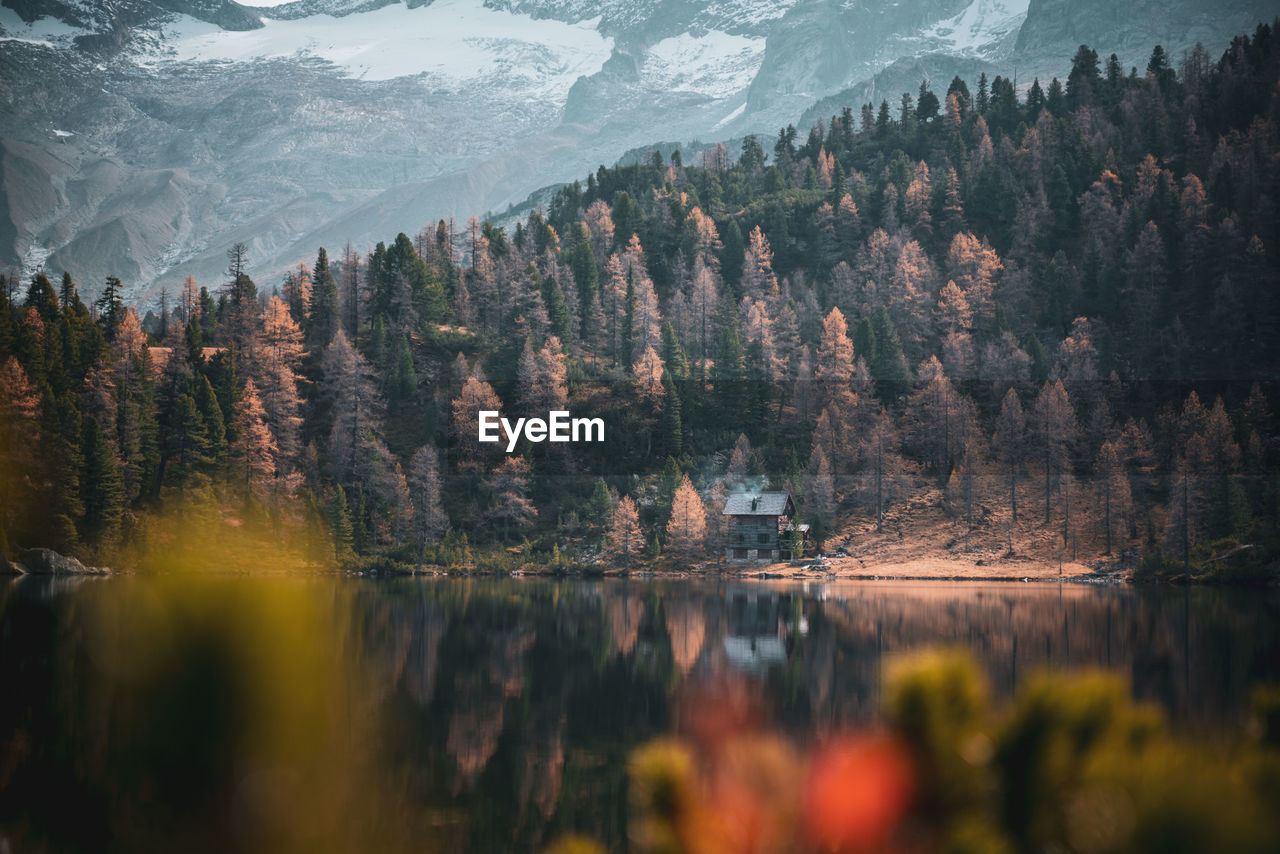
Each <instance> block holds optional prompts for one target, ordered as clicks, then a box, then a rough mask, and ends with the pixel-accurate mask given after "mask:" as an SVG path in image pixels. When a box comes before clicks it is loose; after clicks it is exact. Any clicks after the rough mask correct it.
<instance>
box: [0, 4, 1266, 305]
mask: <svg viewBox="0 0 1280 854" xmlns="http://www.w3.org/2000/svg"><path fill="white" fill-rule="evenodd" d="M1148 1H1149V0H1137V2H1135V3H1131V4H1128V5H1126V4H1116V3H1114V2H1112V3H1102V2H1101V0H1086V2H1088V3H1094V2H1097V5H1098V6H1099V9H1100V11H1099V13H1098V14H1099V15H1100V16H1105V17H1102V18H1099V20H1102V21H1104V22H1105V26H1103V25H1098V26H1094V25H1092V24H1084V23H1078V22H1075V18H1074V17H1073V15H1072V14H1070V13H1071V12H1072V11H1073V10H1074V8H1075V7H1074V6H1073V5H1072V2H1071V0H896V1H895V0H888V2H885V0H710V2H695V0H603V2H596V0H293V2H287V3H283V4H280V3H273V2H272V0H248V2H245V3H236V2H232V0H0V213H2V215H0V271H3V270H6V269H8V270H14V271H17V270H22V271H24V272H30V270H31V269H33V268H34V267H35V266H37V265H41V264H43V265H44V266H45V267H46V268H48V269H50V270H52V271H54V272H58V271H61V270H63V269H66V270H70V271H72V272H73V274H75V275H76V276H77V277H78V278H79V279H80V280H81V281H82V282H85V284H86V287H87V289H89V290H92V289H93V288H94V286H95V285H96V283H97V282H99V281H101V280H102V278H103V277H105V276H106V275H108V274H112V275H119V276H121V277H122V278H124V279H125V280H126V282H128V283H129V284H130V285H132V286H133V288H134V289H135V290H136V291H138V292H143V293H152V294H154V293H155V292H157V291H158V290H159V288H161V287H164V286H167V287H169V288H170V290H174V289H176V287H177V286H178V283H180V282H181V280H182V279H183V278H185V277H186V276H187V275H188V274H190V275H194V276H195V277H196V278H197V280H198V281H200V282H201V283H203V284H209V285H211V286H216V285H217V284H219V283H220V281H221V272H222V268H223V267H224V266H225V259H224V254H223V253H224V251H225V249H226V247H227V246H229V245H230V244H231V243H233V242H236V241H243V242H245V243H247V244H248V245H249V247H250V252H251V255H250V260H251V262H252V268H251V270H252V272H253V274H254V275H255V277H256V278H258V279H259V281H260V282H265V283H266V284H268V285H269V284H271V283H273V281H274V280H273V277H274V276H275V275H277V274H278V273H279V272H280V271H282V270H283V269H285V268H287V267H288V266H290V265H292V264H293V263H296V262H297V261H299V260H304V259H310V258H311V257H312V256H313V255H314V253H315V250H316V247H317V246H320V245H326V246H328V247H329V248H330V249H331V250H332V249H336V248H340V247H341V245H342V244H343V243H344V242H345V241H347V240H350V241H351V242H352V243H353V245H355V246H356V247H357V248H363V247H364V246H366V245H367V244H369V243H370V242H371V241H375V240H379V239H386V238H389V237H391V236H393V235H394V234H395V233H396V232H398V231H408V232H412V231H414V230H416V229H417V228H419V227H421V226H422V225H423V224H425V223H427V222H428V221H434V220H435V219H437V218H439V217H448V216H458V217H465V216H467V215H470V214H473V213H475V214H479V213H483V212H484V211H486V210H496V209H500V208H502V207H504V206H505V205H507V204H508V203H510V202H512V201H514V200H518V199H522V198H524V197H525V196H526V195H527V194H529V193H530V192H531V191H533V190H536V189H538V188H539V187H543V186H545V185H547V184H550V183H553V182H556V181H563V180H571V179H573V178H575V177H579V176H581V175H582V173H583V172H585V171H587V170H589V169H593V168H594V167H595V166H596V165H597V164H600V163H611V162H613V161H614V160H616V159H617V158H618V157H619V156H620V155H622V154H623V153H624V152H626V151H628V150H631V149H635V148H637V147H643V146H646V145H649V144H653V143H655V142H657V141H659V140H670V141H679V140H683V141H686V142H688V141H690V140H699V139H700V140H703V141H707V142H710V141H714V140H717V139H728V138H736V137H740V136H742V135H743V134H745V133H752V132H755V133H765V134H774V133H776V132H777V128H778V127H780V126H782V125H785V124H787V123H790V122H796V121H797V120H799V119H800V117H801V115H802V114H803V113H804V112H805V111H806V109H809V108H811V107H813V106H814V104H815V103H817V102H821V103H820V106H821V107H822V108H824V109H825V108H826V107H827V106H828V105H829V104H830V99H831V98H849V99H852V98H854V97H855V96H856V97H858V98H863V99H865V98H866V97H867V96H868V95H870V96H872V97H878V95H877V92H880V91H885V90H886V87H892V86H901V88H899V89H897V91H893V92H887V91H885V94H886V96H887V97H890V98H894V97H896V95H897V94H898V92H900V91H902V88H906V89H912V90H914V88H915V87H916V86H918V84H919V76H920V75H923V76H929V75H930V74H941V73H943V72H945V73H947V74H948V75H949V74H950V73H955V72H956V71H959V72H966V71H967V70H973V73H974V74H975V75H976V69H978V68H986V67H989V66H991V65H992V64H994V66H995V67H999V66H1000V65H1001V63H1011V64H1013V65H1014V66H1015V67H1016V68H1017V69H1024V68H1040V67H1044V68H1050V67H1052V68H1053V69H1055V70H1056V71H1058V72H1059V73H1060V72H1061V71H1063V70H1064V69H1065V67H1066V66H1067V64H1068V61H1069V58H1070V56H1071V54H1072V53H1073V52H1074V48H1075V44H1077V43H1078V42H1077V41H1076V39H1082V40H1084V39H1085V37H1086V36H1087V37H1088V39H1087V40H1089V41H1090V43H1091V44H1093V45H1094V46H1095V47H1097V48H1098V49H1099V50H1100V51H1105V52H1109V51H1110V50H1112V49H1116V50H1120V51H1121V52H1122V55H1123V56H1125V58H1126V59H1133V60H1134V61H1135V62H1136V61H1137V58H1138V54H1142V55H1143V56H1145V52H1146V51H1149V49H1150V45H1151V44H1152V43H1154V41H1160V40H1163V41H1164V43H1165V45H1166V47H1169V48H1171V49H1175V48H1178V47H1181V46H1185V45H1189V44H1190V43H1192V42H1194V40H1196V39H1203V40H1205V41H1206V43H1207V44H1210V45H1211V46H1212V47H1213V48H1214V49H1219V48H1220V47H1221V46H1222V45H1221V44H1214V41H1213V40H1214V39H1215V38H1216V39H1217V40H1218V41H1220V42H1222V43H1225V40H1226V39H1227V38H1228V37H1229V36H1230V35H1231V34H1232V33H1234V32H1235V31H1237V30H1240V29H1249V28H1251V27H1252V25H1253V23H1254V22H1255V21H1256V19H1260V18H1261V17H1262V16H1263V15H1264V14H1266V10H1265V8H1262V7H1263V6H1264V5H1265V4H1263V3H1260V2H1256V0H1228V2H1229V3H1230V4H1234V5H1230V6H1229V8H1228V7H1223V6H1222V5H1221V4H1218V5H1217V6H1215V10H1213V11H1215V12H1216V13H1217V14H1219V17H1217V18H1214V17H1212V16H1210V15H1209V14H1208V11H1203V12H1200V11H1197V10H1198V9H1200V6H1203V5H1205V4H1204V3H1203V2H1202V0H1169V2H1165V3H1162V5H1161V7H1160V8H1161V10H1162V12H1163V14H1164V16H1165V18H1166V19H1167V18H1172V19H1174V20H1179V21H1182V22H1183V24H1185V25H1186V27H1187V31H1188V32H1189V33H1191V34H1193V36H1194V37H1193V38H1192V39H1191V42H1188V41H1186V39H1185V38H1183V39H1182V40H1180V41H1179V40H1178V39H1177V37H1176V34H1171V33H1169V32H1168V31H1167V29H1168V28H1167V27H1166V28H1165V29H1163V30H1162V29H1161V28H1160V25H1158V24H1156V23H1153V21H1152V15H1151V11H1150V10H1148V9H1146V8H1145V4H1147V3H1148ZM1184 7H1185V8H1184ZM1223 8H1225V9H1226V13H1225V14H1224V13H1221V12H1220V11H1219V10H1221V9H1223ZM1157 17H1158V16H1157ZM1171 35H1173V36H1174V37H1173V38H1171V37H1170V36H1171ZM1153 36H1156V37H1157V38H1154V39H1153ZM1159 36H1163V38H1159ZM1003 70H1005V71H1008V70H1009V69H1007V68H1006V69H1003ZM1026 76H1027V79H1028V80H1029V79H1030V74H1027V75H1026ZM913 78H914V79H913ZM947 79H949V76H948V78H947ZM877 87H879V88H878V89H877ZM823 99H828V100H826V101H824V100H823ZM847 103H848V104H849V105H852V106H855V107H856V106H857V105H858V104H859V103H861V101H860V100H859V101H854V100H849V101H848V102H847ZM822 114H823V113H822V112H821V111H819V113H818V115H822ZM826 114H828V115H829V114H830V112H828V113H826ZM135 295H136V294H135Z"/></svg>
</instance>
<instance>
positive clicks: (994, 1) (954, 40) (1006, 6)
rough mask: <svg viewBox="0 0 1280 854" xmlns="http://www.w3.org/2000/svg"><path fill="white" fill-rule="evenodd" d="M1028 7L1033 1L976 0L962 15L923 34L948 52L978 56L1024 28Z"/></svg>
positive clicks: (940, 23) (938, 24) (937, 24)
mask: <svg viewBox="0 0 1280 854" xmlns="http://www.w3.org/2000/svg"><path fill="white" fill-rule="evenodd" d="M1028 5H1030V0H973V2H972V3H970V4H969V5H968V7H966V8H965V9H964V11H962V12H960V14H958V15H956V16H955V17H953V18H948V19H947V20H945V21H939V22H938V23H936V24H934V25H933V26H932V27H929V28H927V29H926V30H924V32H922V33H921V35H922V36H923V37H924V38H927V39H937V40H938V41H939V42H941V44H940V45H939V47H940V48H942V49H944V50H952V51H955V52H957V53H968V54H973V53H977V52H979V51H981V50H982V48H984V47H986V46H987V45H989V44H991V43H992V42H994V41H996V40H998V39H1000V38H1001V37H1003V36H1006V35H1008V34H1009V33H1011V32H1013V31H1014V30H1017V29H1018V27H1020V26H1022V22H1023V21H1024V20H1026V17H1027V7H1028Z"/></svg>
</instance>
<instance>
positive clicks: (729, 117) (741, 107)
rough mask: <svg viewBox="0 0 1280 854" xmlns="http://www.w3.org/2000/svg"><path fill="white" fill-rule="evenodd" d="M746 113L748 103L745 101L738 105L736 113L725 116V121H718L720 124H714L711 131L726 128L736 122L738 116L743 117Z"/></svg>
mask: <svg viewBox="0 0 1280 854" xmlns="http://www.w3.org/2000/svg"><path fill="white" fill-rule="evenodd" d="M746 111H747V102H746V101H743V102H742V103H741V104H739V105H738V108H737V109H736V110H734V111H733V112H732V113H730V114H729V115H727V116H725V117H724V118H723V119H721V120H720V121H718V122H716V123H715V124H713V125H712V126H711V129H712V130H720V128H722V127H724V126H725V125H727V124H729V122H731V121H733V120H734V119H736V118H737V117H738V116H740V115H742V114H743V113H745V112H746Z"/></svg>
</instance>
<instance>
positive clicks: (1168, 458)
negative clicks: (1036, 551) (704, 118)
mask: <svg viewBox="0 0 1280 854" xmlns="http://www.w3.org/2000/svg"><path fill="white" fill-rule="evenodd" d="M1278 84H1280V45H1278V44H1277V41H1276V36H1275V33H1274V30H1273V27H1271V26H1261V27H1259V28H1258V29H1257V31H1256V32H1255V33H1254V34H1253V35H1252V36H1241V37H1238V38H1237V39H1235V40H1234V41H1233V43H1232V44H1231V46H1230V47H1229V48H1228V49H1227V50H1226V51H1225V53H1223V54H1222V56H1221V57H1220V58H1219V59H1217V60H1216V61H1214V60H1213V59H1212V58H1211V56H1210V54H1209V53H1208V52H1207V51H1205V50H1204V49H1201V48H1197V49H1196V50H1194V51H1192V52H1190V53H1189V54H1187V55H1186V56H1183V57H1181V58H1178V59H1175V58H1172V57H1169V56H1167V55H1166V54H1165V52H1164V51H1163V50H1162V49H1161V48H1160V47H1158V46H1157V47H1156V48H1155V49H1154V50H1153V51H1152V53H1151V55H1150V60H1149V62H1148V63H1147V65H1146V68H1145V69H1137V68H1131V69H1128V70H1127V71H1126V70H1125V69H1123V68H1122V67H1121V65H1120V63H1119V61H1118V60H1117V58H1116V57H1115V56H1114V55H1112V56H1111V57H1109V58H1102V57H1100V56H1098V54H1097V53H1095V52H1094V51H1093V50H1091V49H1089V48H1088V47H1085V46H1081V48H1080V49H1079V51H1078V52H1077V53H1076V55H1075V56H1074V58H1073V59H1072V60H1071V72H1070V74H1069V75H1068V76H1067V79H1066V80H1065V82H1063V81H1060V80H1058V79H1054V80H1052V81H1049V82H1048V83H1047V84H1042V83H1041V82H1040V81H1039V80H1037V81H1035V82H1033V83H1032V84H1031V86H1030V87H1029V88H1026V89H1025V91H1019V90H1018V89H1017V88H1016V87H1015V85H1014V83H1013V81H1012V80H1011V79H1009V78H1006V77H1000V76H997V77H995V78H994V79H992V80H988V79H987V78H986V76H985V75H984V76H982V77H981V78H980V79H978V80H977V81H965V80H961V79H959V78H956V79H954V80H952V81H951V82H950V84H949V85H947V86H946V88H945V90H944V89H943V88H942V86H941V85H940V84H939V85H937V86H936V87H935V86H934V85H933V83H931V82H928V81H926V82H924V83H922V84H921V86H920V88H919V90H918V92H915V93H904V94H903V95H902V97H901V99H900V101H898V102H896V103H895V104H892V105H891V104H889V103H888V102H887V101H884V102H881V103H880V104H879V105H878V106H877V105H871V104H868V105H864V106H862V107H861V110H860V112H859V113H855V112H854V110H853V109H852V108H849V109H846V110H844V111H843V112H842V113H841V114H840V115H836V116H832V117H831V118H830V120H829V121H822V122H818V123H817V124H816V125H815V126H814V127H812V128H810V129H808V130H807V131H806V132H804V134H803V135H802V132H801V131H798V130H797V129H796V128H795V127H787V128H785V129H783V130H781V131H780V132H779V134H778V136H777V138H776V139H774V140H772V141H771V142H770V141H768V140H760V139H758V138H755V137H747V138H746V139H745V140H744V141H743V142H742V144H741V147H740V150H738V151H736V152H731V151H730V150H729V149H728V148H727V147H726V146H724V145H718V146H713V147H711V148H709V149H706V150H704V151H702V152H700V153H699V155H698V157H697V158H692V157H691V158H690V159H691V160H692V159H696V160H697V161H698V162H697V163H696V165H695V164H693V163H685V162H684V159H683V158H682V157H681V155H680V152H679V151H676V152H675V153H674V154H672V155H671V156H670V157H669V158H667V159H664V158H663V157H662V156H661V155H659V154H656V153H655V154H654V155H653V156H652V157H651V158H650V159H649V160H648V161H647V162H644V163H641V164H637V165H629V166H619V167H617V168H613V169H608V168H605V167H601V168H600V169H599V170H598V171H597V172H596V173H595V174H593V175H589V176H588V177H587V179H586V182H585V185H584V184H583V183H581V182H575V183H573V184H571V185H568V186H565V187H563V188H561V189H560V190H559V191H558V192H557V193H556V195H555V196H554V199H553V200H552V202H551V203H550V205H549V206H548V207H547V209H546V210H540V211H536V212H534V213H531V214H530V215H529V216H528V217H527V219H525V220H523V221H519V222H517V223H515V225H514V227H513V228H512V229H511V230H510V231H508V230H506V229H504V228H500V227H496V226H495V225H493V224H492V223H488V222H486V223H481V222H479V221H478V220H474V219H473V220H472V221H470V222H469V223H468V224H467V225H466V226H465V228H459V229H455V228H454V227H453V225H452V224H451V223H449V222H445V221H441V222H439V223H438V224H436V225H434V226H430V227H427V228H424V229H423V230H422V231H420V232H419V233H418V234H417V235H416V236H414V237H409V236H407V235H406V234H400V235H398V236H397V237H396V238H395V240H394V241H392V242H390V243H387V244H381V243H380V244H378V246H377V247H376V248H375V249H374V250H373V251H372V252H370V253H368V254H367V255H363V254H360V253H358V252H356V251H354V250H353V249H352V248H351V247H347V248H346V249H345V250H344V251H342V252H341V254H340V257H333V258H331V257H329V255H328V254H327V253H326V252H325V250H324V249H320V250H319V252H318V255H317V257H316V259H315V261H314V263H312V264H310V265H305V264H304V265H299V266H298V267H297V269H296V270H294V271H292V272H290V273H289V274H288V275H287V276H286V277H285V278H284V280H283V281H281V282H278V283H273V285H272V286H271V287H270V288H267V287H264V286H261V285H259V284H257V283H255V282H254V281H253V280H252V279H251V278H250V277H249V275H247V273H246V272H245V254H246V250H245V247H244V246H241V245H237V246H236V247H233V248H232V249H231V250H230V252H229V253H228V256H229V268H228V273H227V277H226V280H225V281H224V282H221V283H207V284H203V285H202V284H200V283H196V282H194V281H192V280H188V282H187V286H186V287H185V288H184V290H183V292H182V293H180V294H164V295H162V297H161V301H160V304H159V305H158V306H156V307H155V308H154V310H153V311H149V312H147V313H146V316H145V317H140V316H139V312H138V311H137V310H135V309H134V308H132V307H129V306H127V305H126V304H125V303H124V300H123V299H122V295H121V293H122V289H123V286H122V284H121V283H120V282H119V281H118V280H115V279H108V280H107V282H106V284H105V286H104V287H102V288H101V290H100V295H99V296H98V297H97V298H96V299H95V300H94V301H93V302H92V304H91V305H88V304H86V303H85V301H84V299H82V297H81V295H80V293H79V291H80V288H79V287H78V285H77V283H76V282H75V281H74V279H73V277H72V275H70V274H63V276H62V278H61V282H60V284H57V285H55V284H54V281H55V280H56V278H57V277H56V276H55V277H54V279H53V280H51V279H50V278H49V277H48V276H47V275H46V274H45V273H38V274H36V275H35V276H34V277H33V278H32V279H31V280H30V281H29V282H27V281H23V282H20V281H18V279H17V278H16V277H14V276H9V277H7V278H5V279H4V282H3V284H4V287H2V288H0V300H3V302H2V303H0V453H2V454H3V460H2V463H0V465H2V469H3V471H2V474H0V478H2V482H0V502H2V503H0V550H3V551H5V552H13V551H14V550H16V549H17V548H18V547H20V546H21V547H27V546H35V545H41V546H50V547H54V548H57V549H60V550H65V551H67V552H70V553H73V554H79V555H82V556H84V557H86V558H90V559H94V560H106V561H111V560H113V559H115V558H116V557H117V556H125V555H127V554H128V549H129V547H130V543H131V542H133V541H135V540H136V539H137V538H138V536H139V535H140V532H141V531H144V530H145V529H146V526H147V524H148V519H149V518H151V517H154V516H156V515H157V514H159V513H160V512H161V511H168V510H169V509H171V508H200V509H199V510H196V509H189V510H183V512H192V513H196V512H200V513H205V514H209V513H211V512H212V513H216V514H220V518H222V519H223V520H224V521H226V522H228V523H235V524H239V523H240V522H241V521H242V520H244V519H255V520H258V521H260V522H262V523H263V524H264V525H269V526H270V529H271V530H272V531H273V532H274V536H277V537H279V538H280V539H281V540H282V541H285V542H287V541H289V540H290V538H293V537H302V536H303V535H304V534H305V535H306V536H311V535H312V534H314V533H315V532H316V531H317V530H320V529H323V531H324V539H325V542H326V543H327V544H328V545H327V546H326V550H328V551H329V552H330V554H331V555H332V556H335V557H337V558H338V559H339V560H341V561H344V562H347V563H349V564H353V563H359V562H361V561H366V562H367V561H371V560H376V561H384V562H385V561H392V562H399V563H405V564H410V563H415V562H419V561H423V560H426V561H430V562H437V563H442V564H447V565H458V564H465V563H468V562H471V561H475V560H482V559H488V560H492V561H503V560H506V561H514V562H519V561H526V560H528V561H537V562H542V563H547V562H552V563H556V564H562V563H578V562H585V561H589V560H594V559H595V558H596V556H598V555H600V554H605V555H612V556H614V557H616V558H619V559H623V560H626V561H631V560H632V559H633V558H635V559H640V558H645V559H653V558H654V557H655V556H657V555H661V554H667V555H671V556H673V557H678V558H703V557H706V556H708V555H710V554H714V553H715V552H716V548H715V546H716V545H717V540H716V535H717V531H718V530H719V526H720V522H719V510H720V508H721V507H722V506H723V502H724V500H725V497H726V495H727V494H729V493H730V492H732V491H734V490H735V489H738V488H742V487H743V486H745V485H750V486H751V487H752V488H760V487H761V486H764V485H766V484H767V485H769V486H771V487H773V488H778V489H787V490H790V491H791V492H792V493H793V494H794V495H795V496H796V498H797V501H798V504H799V508H800V515H801V517H802V518H803V519H804V520H805V521H807V522H809V523H810V524H811V525H812V530H813V533H814V535H815V539H816V540H817V541H818V542H819V543H822V542H825V543H826V544H827V545H828V547H831V546H832V545H833V544H844V545H847V546H848V548H849V549H850V551H851V552H855V553H856V550H857V548H858V547H859V543H858V541H857V538H856V537H853V538H851V535H850V532H851V531H853V530H855V528H856V529H857V530H865V531H879V530H881V529H883V528H885V527H886V525H887V524H889V522H887V521H886V520H888V519H893V520H894V521H893V524H895V525H898V526H899V529H898V536H901V535H902V534H901V527H900V526H901V525H902V524H903V522H902V520H903V518H904V516H903V512H904V508H905V509H906V511H909V512H914V510H913V508H916V509H918V508H925V507H931V508H934V509H936V510H938V511H940V512H941V513H943V514H945V517H946V518H947V519H948V520H949V521H948V523H947V524H948V526H949V528H950V529H952V530H959V531H963V532H964V536H963V538H962V539H954V540H953V541H952V542H951V543H949V546H952V547H954V548H955V549H963V548H966V547H969V545H970V544H971V543H981V542H986V543H988V544H990V543H993V542H994V543H998V544H999V545H1000V547H1001V548H1002V549H1003V550H1005V551H1006V552H1007V553H1017V552H1018V551H1019V549H1020V548H1022V547H1023V545H1022V544H1023V543H1024V542H1028V541H1030V540H1033V539H1035V541H1036V542H1043V541H1044V540H1045V538H1044V536H1042V535H1043V534H1045V533H1046V532H1048V533H1051V534H1052V536H1051V537H1049V538H1048V539H1049V540H1053V541H1056V542H1058V543H1059V544H1060V551H1066V552H1068V553H1069V556H1070V557H1072V558H1077V559H1083V558H1084V557H1089V556H1098V555H1104V554H1109V555H1118V556H1119V555H1124V556H1127V557H1126V559H1132V558H1133V556H1135V555H1137V554H1138V553H1141V554H1144V555H1146V556H1147V558H1148V560H1147V561H1146V563H1145V564H1144V566H1146V568H1147V569H1149V570H1152V571H1154V572H1157V573H1158V572H1163V571H1166V567H1169V570H1168V571H1175V570H1176V571H1181V568H1182V567H1184V566H1188V565H1191V564H1193V563H1196V564H1197V566H1198V568H1199V569H1202V570H1204V569H1210V568H1215V569H1218V570H1222V569H1224V568H1231V567H1235V568H1239V567H1240V565H1242V564H1248V565H1263V564H1265V563H1267V562H1270V561H1272V560H1274V554H1275V551H1276V546H1275V543H1276V540H1277V525H1278V522H1280V506H1278V501H1277V497H1278V493H1280V466H1278V465H1277V454H1278V453H1280V447H1277V441H1276V437H1277V433H1276V424H1275V421H1274V416H1273V415H1272V413H1271V411H1270V404H1269V400H1273V399H1274V397H1275V391H1276V390H1275V388H1274V378H1276V377H1277V376H1280V347H1277V346H1276V345H1275V341H1276V340H1277V337H1276V336H1277V332H1280V328H1278V321H1280V288H1278V287H1277V286H1278V285H1280V275H1278V267H1277V257H1278V253H1280V219H1278V214H1277V210H1276V204H1277V201H1280V154H1278V152H1280V145H1278V142H1280V140H1278V139H1277V131H1278V128H1280V124H1278V122H1280V88H1278ZM484 409H500V410H502V412H503V414H504V415H511V416H513V417H514V416H517V415H519V416H528V415H535V414H542V415H545V413H546V412H547V411H549V410H553V409H568V410H571V411H572V412H573V413H574V415H581V416H589V417H599V418H602V419H603V420H604V422H605V424H606V425H607V431H606V439H605V441H604V442H602V443H599V444H570V445H551V444H529V443H527V442H526V443H522V444H521V445H520V446H519V447H518V448H517V453H514V454H510V455H508V454H506V453H504V451H505V444H499V445H488V444H482V443H480V442H478V441H477V412H478V411H479V410H484ZM895 510H896V511H897V515H891V514H893V513H894V512H895ZM909 512H908V515H909ZM920 512H923V510H921V511H920ZM859 524H861V525H862V527H861V528H857V525H859ZM1037 532H1039V535H1041V536H1039V539H1036V537H1037ZM971 535H972V536H971ZM473 549H474V552H473V551H472V550H473ZM486 555H487V556H488V557H487V558H486V557H484V556H486ZM1222 555H1228V556H1240V557H1238V558H1237V557H1228V558H1226V559H1225V560H1218V558H1220V557H1221V556H1222ZM513 565H514V564H513Z"/></svg>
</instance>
